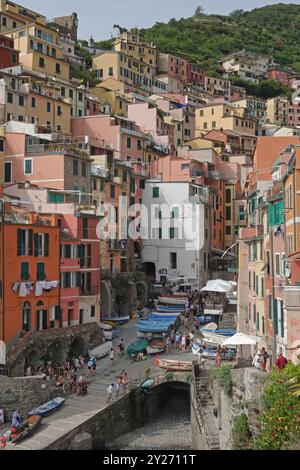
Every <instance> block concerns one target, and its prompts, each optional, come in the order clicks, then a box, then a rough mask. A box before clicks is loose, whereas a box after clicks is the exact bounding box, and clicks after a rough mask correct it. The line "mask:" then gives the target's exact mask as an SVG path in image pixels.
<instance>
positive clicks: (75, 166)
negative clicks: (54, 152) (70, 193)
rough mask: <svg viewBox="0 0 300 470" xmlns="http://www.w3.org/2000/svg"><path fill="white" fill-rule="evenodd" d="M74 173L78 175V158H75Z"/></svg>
mask: <svg viewBox="0 0 300 470" xmlns="http://www.w3.org/2000/svg"><path fill="white" fill-rule="evenodd" d="M73 175H75V176H78V160H73Z"/></svg>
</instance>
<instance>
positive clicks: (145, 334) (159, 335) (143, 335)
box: [136, 331, 163, 340]
mask: <svg viewBox="0 0 300 470" xmlns="http://www.w3.org/2000/svg"><path fill="white" fill-rule="evenodd" d="M136 335H137V337H138V338H146V339H148V340H149V338H148V336H149V335H151V339H161V338H163V332H158V333H157V332H155V333H151V332H149V331H148V332H147V331H146V332H145V331H137V332H136Z"/></svg>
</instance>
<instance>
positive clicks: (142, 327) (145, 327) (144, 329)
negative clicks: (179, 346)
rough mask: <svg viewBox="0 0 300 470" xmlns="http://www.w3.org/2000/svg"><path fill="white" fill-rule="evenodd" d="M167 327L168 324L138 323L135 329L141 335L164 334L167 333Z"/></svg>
mask: <svg viewBox="0 0 300 470" xmlns="http://www.w3.org/2000/svg"><path fill="white" fill-rule="evenodd" d="M169 327H170V325H169V324H168V323H157V322H151V321H144V322H139V323H138V325H137V328H136V329H137V331H140V332H141V333H166V332H167V331H169Z"/></svg>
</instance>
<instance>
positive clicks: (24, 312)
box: [0, 213, 59, 344]
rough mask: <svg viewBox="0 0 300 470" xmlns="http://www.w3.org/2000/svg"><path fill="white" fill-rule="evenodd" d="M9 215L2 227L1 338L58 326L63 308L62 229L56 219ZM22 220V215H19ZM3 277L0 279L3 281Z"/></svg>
mask: <svg viewBox="0 0 300 470" xmlns="http://www.w3.org/2000/svg"><path fill="white" fill-rule="evenodd" d="M27 215H28V213H27V214H25V213H24V216H25V217H24V220H22V223H14V220H16V219H15V218H14V217H13V216H12V215H6V216H5V218H4V222H5V223H3V224H1V225H0V235H1V239H0V245H1V248H0V256H1V272H2V276H1V277H2V286H3V288H2V309H1V308H0V339H2V340H4V341H5V342H7V343H8V344H9V342H11V341H13V340H14V339H15V338H18V337H19V335H20V333H21V332H22V331H33V330H44V329H47V328H50V327H54V321H55V316H56V315H57V309H58V307H59V228H58V225H57V219H56V216H54V215H51V216H43V217H37V216H36V214H29V218H28V219H27V220H25V219H26V218H27ZM18 217H19V218H20V214H19V216H18ZM1 277H0V278H1Z"/></svg>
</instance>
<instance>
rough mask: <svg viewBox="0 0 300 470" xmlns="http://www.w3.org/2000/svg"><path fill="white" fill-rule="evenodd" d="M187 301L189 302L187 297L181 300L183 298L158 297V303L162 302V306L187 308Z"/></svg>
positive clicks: (171, 296)
mask: <svg viewBox="0 0 300 470" xmlns="http://www.w3.org/2000/svg"><path fill="white" fill-rule="evenodd" d="M186 300H187V299H186V297H184V298H181V297H176V296H173V295H170V296H165V297H158V302H160V303H161V304H167V305H183V306H185V303H186Z"/></svg>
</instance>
